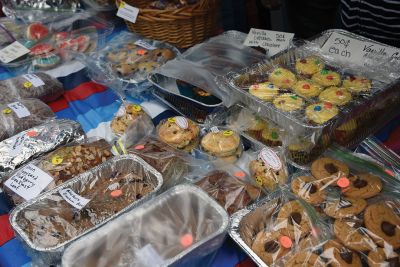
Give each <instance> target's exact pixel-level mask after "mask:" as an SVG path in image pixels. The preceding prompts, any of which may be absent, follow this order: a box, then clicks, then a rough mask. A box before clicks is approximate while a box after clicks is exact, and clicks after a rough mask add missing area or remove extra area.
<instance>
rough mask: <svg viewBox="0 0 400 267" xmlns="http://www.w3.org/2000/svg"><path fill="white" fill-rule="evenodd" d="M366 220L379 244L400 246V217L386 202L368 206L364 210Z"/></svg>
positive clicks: (394, 247) (368, 227) (396, 247)
mask: <svg viewBox="0 0 400 267" xmlns="http://www.w3.org/2000/svg"><path fill="white" fill-rule="evenodd" d="M364 222H365V226H366V227H367V229H368V230H369V231H371V232H372V233H373V234H371V237H372V238H373V239H374V240H375V242H376V243H377V244H378V245H379V246H381V247H387V246H388V245H390V246H392V247H393V249H398V248H400V217H399V216H397V215H396V213H394V211H393V209H392V208H390V207H389V206H388V205H387V204H386V203H384V202H379V203H376V204H372V205H370V206H368V207H367V208H366V209H365V212H364Z"/></svg>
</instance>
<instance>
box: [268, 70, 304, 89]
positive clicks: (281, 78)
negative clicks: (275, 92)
mask: <svg viewBox="0 0 400 267" xmlns="http://www.w3.org/2000/svg"><path fill="white" fill-rule="evenodd" d="M269 81H270V82H272V83H273V84H275V85H276V86H278V87H280V88H284V89H288V88H292V87H293V85H294V84H295V83H296V81H297V79H296V76H295V75H294V74H293V73H292V72H291V71H290V70H287V69H284V68H277V69H275V70H274V71H273V72H271V74H270V75H269Z"/></svg>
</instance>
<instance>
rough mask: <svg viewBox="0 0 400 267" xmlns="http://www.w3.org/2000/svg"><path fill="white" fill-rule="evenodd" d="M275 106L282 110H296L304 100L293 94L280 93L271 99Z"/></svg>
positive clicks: (301, 105)
mask: <svg viewBox="0 0 400 267" xmlns="http://www.w3.org/2000/svg"><path fill="white" fill-rule="evenodd" d="M273 103H274V105H275V107H276V108H278V109H280V110H283V111H289V112H290V111H296V110H299V109H301V108H302V107H303V104H304V101H303V99H302V98H301V97H299V96H298V95H295V94H282V95H280V96H278V97H277V98H275V99H274V101H273Z"/></svg>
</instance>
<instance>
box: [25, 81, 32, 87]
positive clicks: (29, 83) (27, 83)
mask: <svg viewBox="0 0 400 267" xmlns="http://www.w3.org/2000/svg"><path fill="white" fill-rule="evenodd" d="M32 85H33V84H32V83H31V82H24V87H25V88H31V87H32Z"/></svg>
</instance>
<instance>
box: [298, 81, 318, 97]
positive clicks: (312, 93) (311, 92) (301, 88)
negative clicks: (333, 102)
mask: <svg viewBox="0 0 400 267" xmlns="http://www.w3.org/2000/svg"><path fill="white" fill-rule="evenodd" d="M293 91H294V92H295V93H296V94H298V95H299V96H301V97H304V98H311V97H316V96H318V95H319V94H320V93H321V91H322V87H321V86H320V85H318V84H316V83H314V82H312V81H306V80H300V81H297V83H296V84H295V85H294V86H293Z"/></svg>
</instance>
